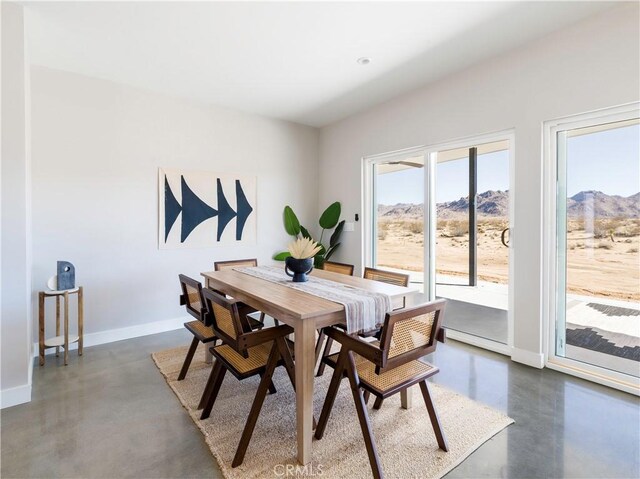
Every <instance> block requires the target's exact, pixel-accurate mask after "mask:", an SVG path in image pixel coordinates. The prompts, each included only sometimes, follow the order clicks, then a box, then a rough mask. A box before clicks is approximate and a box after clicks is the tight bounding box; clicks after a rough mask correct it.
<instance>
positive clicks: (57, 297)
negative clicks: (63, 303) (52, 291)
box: [56, 296, 60, 358]
mask: <svg viewBox="0 0 640 479" xmlns="http://www.w3.org/2000/svg"><path fill="white" fill-rule="evenodd" d="M56 336H60V296H56ZM58 356H60V346H56V358H57V357H58Z"/></svg>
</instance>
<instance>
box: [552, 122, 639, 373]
mask: <svg viewBox="0 0 640 479" xmlns="http://www.w3.org/2000/svg"><path fill="white" fill-rule="evenodd" d="M632 116H633V115H632ZM553 134H554V142H555V151H554V153H555V159H556V162H555V163H556V165H555V167H556V168H555V173H556V178H555V217H556V224H555V231H556V238H555V240H556V241H555V255H554V256H555V271H556V288H555V289H556V295H555V324H553V325H552V336H551V338H552V343H551V344H550V349H551V351H550V360H551V361H554V360H555V361H557V360H560V361H561V362H563V364H567V365H571V367H576V368H580V369H586V370H590V371H596V370H598V371H600V372H599V374H604V375H606V376H610V377H615V378H616V380H622V381H624V377H625V376H627V377H638V376H640V253H639V250H640V120H639V119H638V118H637V115H636V117H635V118H633V117H632V118H628V119H621V120H618V121H613V119H612V118H611V119H609V118H602V119H597V118H595V119H593V120H590V121H586V122H582V123H580V122H576V123H573V124H570V123H569V124H565V125H562V126H558V127H556V128H555V129H554V131H553ZM594 368H595V369H594Z"/></svg>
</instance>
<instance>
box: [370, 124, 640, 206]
mask: <svg viewBox="0 0 640 479" xmlns="http://www.w3.org/2000/svg"><path fill="white" fill-rule="evenodd" d="M567 155H568V159H567V193H568V196H573V195H575V194H576V193H578V192H580V191H585V190H598V191H602V192H604V193H607V194H609V195H620V196H630V195H633V194H635V193H637V192H638V191H640V125H632V126H626V127H624V128H616V129H613V130H607V131H602V132H598V133H592V134H589V135H583V136H576V137H573V138H569V140H568V145H567ZM468 168H469V167H468V162H467V161H466V160H454V161H448V162H445V163H440V164H439V165H438V168H437V172H436V175H437V179H436V182H437V183H436V203H442V202H444V201H454V200H457V199H459V198H461V197H464V196H467V194H468V186H467V185H468V183H467V181H468V175H469V170H468ZM423 175H424V169H422V168H409V169H406V170H403V171H399V172H396V173H388V174H385V175H380V176H378V203H381V204H385V205H393V204H396V203H422V202H423V197H424V194H423V191H424V176H423ZM508 188H509V157H508V152H507V151H498V152H496V153H489V154H486V155H480V156H478V192H483V191H487V190H506V189H508Z"/></svg>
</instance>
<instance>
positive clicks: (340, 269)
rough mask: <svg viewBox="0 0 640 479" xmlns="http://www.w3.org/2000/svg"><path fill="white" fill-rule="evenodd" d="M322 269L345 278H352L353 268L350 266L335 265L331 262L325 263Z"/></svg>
mask: <svg viewBox="0 0 640 479" xmlns="http://www.w3.org/2000/svg"><path fill="white" fill-rule="evenodd" d="M322 269H323V270H325V271H331V272H333V273H340V274H346V275H347V276H353V270H354V269H355V267H354V266H353V265H352V264H347V263H335V262H333V261H325V262H324V265H323V266H322Z"/></svg>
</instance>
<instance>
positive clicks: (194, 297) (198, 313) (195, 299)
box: [178, 274, 218, 381]
mask: <svg viewBox="0 0 640 479" xmlns="http://www.w3.org/2000/svg"><path fill="white" fill-rule="evenodd" d="M178 279H179V280H180V288H181V290H182V294H181V295H180V304H181V305H184V306H185V307H186V309H187V313H189V314H190V315H191V316H193V317H194V318H196V319H195V320H194V321H189V322H187V323H184V327H185V328H187V330H188V331H189V332H190V333H191V334H193V340H192V341H191V346H189V350H188V351H187V356H186V357H185V358H184V363H183V364H182V369H180V374H179V375H178V381H182V380H183V379H184V378H185V377H186V376H187V371H188V370H189V366H190V365H191V360H192V359H193V355H194V354H195V352H196V349H198V344H199V343H203V344H206V343H210V342H213V344H214V345H215V344H216V341H217V339H218V338H217V336H216V335H215V334H214V332H213V330H212V329H211V325H207V324H206V323H205V319H204V314H203V308H204V306H203V301H202V284H200V282H199V281H196V280H195V279H192V278H190V277H188V276H185V275H184V274H180V275H178Z"/></svg>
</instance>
